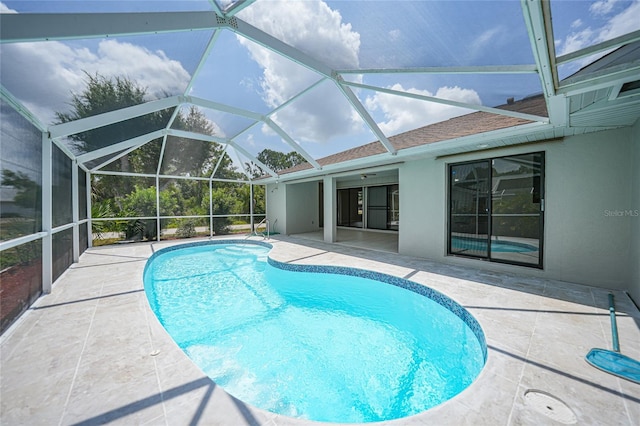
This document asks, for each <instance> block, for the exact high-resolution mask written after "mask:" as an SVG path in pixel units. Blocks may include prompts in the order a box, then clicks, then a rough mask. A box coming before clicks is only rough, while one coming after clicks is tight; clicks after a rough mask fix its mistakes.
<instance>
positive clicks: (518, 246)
mask: <svg viewBox="0 0 640 426" xmlns="http://www.w3.org/2000/svg"><path fill="white" fill-rule="evenodd" d="M451 248H452V249H453V250H455V251H461V250H477V251H482V252H486V251H487V240H486V239H476V238H460V237H452V238H451ZM537 250H538V248H537V247H535V246H532V245H530V244H525V243H518V242H513V241H500V240H491V251H492V252H494V253H528V252H532V251H537Z"/></svg>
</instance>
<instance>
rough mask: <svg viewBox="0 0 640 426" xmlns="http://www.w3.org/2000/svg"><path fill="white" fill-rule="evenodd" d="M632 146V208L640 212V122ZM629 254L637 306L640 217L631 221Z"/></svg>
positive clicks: (631, 285) (639, 300)
mask: <svg viewBox="0 0 640 426" xmlns="http://www.w3.org/2000/svg"><path fill="white" fill-rule="evenodd" d="M631 144H632V150H633V155H632V158H633V164H632V171H633V177H632V179H631V181H632V183H633V187H632V188H631V190H632V194H631V206H632V208H633V209H634V210H640V120H638V121H636V124H635V126H633V129H632V131H631ZM629 253H630V262H631V274H630V279H629V294H631V297H632V298H633V300H634V301H635V302H636V304H638V305H640V217H633V218H632V219H631V247H630V249H629Z"/></svg>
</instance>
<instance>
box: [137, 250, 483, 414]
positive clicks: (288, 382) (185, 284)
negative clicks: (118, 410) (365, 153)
mask: <svg viewBox="0 0 640 426" xmlns="http://www.w3.org/2000/svg"><path fill="white" fill-rule="evenodd" d="M183 247H184V246H183ZM165 250H166V251H165ZM165 250H161V251H159V252H157V253H156V254H155V255H154V256H153V257H152V258H151V259H150V260H149V262H148V263H147V267H146V269H145V276H144V280H145V291H146V294H147V297H148V300H149V303H150V305H151V308H152V309H153V311H154V312H155V314H156V315H157V317H158V319H159V320H160V322H161V323H162V325H163V326H164V327H165V329H166V330H167V331H168V333H169V334H170V335H171V337H172V338H173V339H174V340H175V341H176V343H177V344H178V345H179V346H180V348H182V350H184V351H185V353H186V354H187V355H188V356H189V357H190V358H191V359H192V360H193V361H194V362H195V363H196V364H197V365H198V366H199V367H200V368H201V369H202V370H203V371H204V372H205V373H206V374H208V375H209V376H210V377H211V378H212V379H213V380H214V381H215V382H216V383H217V384H218V385H219V386H222V387H223V388H224V389H225V390H226V391H227V392H229V393H230V394H232V395H234V396H235V397H237V398H239V399H241V400H242V401H244V402H247V403H250V404H252V405H254V406H257V407H260V408H263V409H265V410H269V411H272V412H276V413H279V414H283V415H287V416H292V417H300V418H306V419H310V420H316V421H328V422H354V423H358V422H373V421H382V420H390V419H397V418H401V417H406V416H409V415H412V414H417V413H419V412H422V411H424V410H427V409H429V408H431V407H433V406H435V405H438V404H440V403H442V402H444V401H446V400H448V399H450V398H452V397H453V396H455V395H456V394H458V393H460V392H461V391H462V390H463V389H465V388H466V387H467V386H469V384H471V382H472V381H473V380H474V379H475V378H476V376H477V375H478V374H479V373H480V371H481V369H482V367H483V366H484V363H485V359H486V346H485V343H484V335H483V334H482V331H481V329H480V327H479V325H478V324H477V322H476V321H475V319H473V317H471V315H469V313H468V312H466V311H465V310H464V309H463V308H462V307H460V306H459V305H457V304H456V303H455V302H453V301H451V300H450V299H448V298H446V297H445V296H443V295H442V294H440V293H437V292H435V291H433V290H431V289H428V288H426V287H423V286H419V285H417V284H415V283H410V282H408V281H405V280H401V279H398V278H392V277H389V276H382V275H381V274H378V275H379V276H381V277H386V278H385V279H387V281H390V282H392V283H393V284H396V285H392V284H389V283H384V282H380V281H376V280H372V279H369V278H363V277H358V276H351V275H343V274H345V273H348V274H369V275H371V274H372V273H370V272H366V271H359V270H354V269H347V268H337V269H336V268H334V269H333V270H335V271H338V272H341V274H327V273H317V272H315V273H313V272H295V271H290V270H285V269H281V268H279V267H275V266H273V265H271V264H270V262H268V261H267V254H268V251H269V248H268V247H265V246H262V245H253V244H205V245H189V246H187V247H185V248H179V249H175V248H171V249H165ZM271 263H274V264H276V263H277V262H273V261H271ZM281 266H284V267H286V268H289V269H291V268H295V266H291V265H281ZM306 268H307V269H314V270H315V271H322V272H326V271H327V269H326V268H327V267H324V269H323V268H322V267H306ZM405 284H406V285H408V286H412V287H415V288H419V291H423V292H427V293H428V294H429V295H431V296H433V298H429V297H425V296H424V295H420V294H417V293H416V292H414V291H410V290H408V289H406V288H402V287H400V286H399V285H405ZM422 289H424V290H422ZM433 299H436V300H438V301H436V300H433ZM443 304H444V305H445V306H449V307H450V308H452V309H454V310H455V311H456V313H457V314H454V313H453V312H452V311H451V310H449V309H447V308H445V307H444V306H443ZM463 318H464V320H463Z"/></svg>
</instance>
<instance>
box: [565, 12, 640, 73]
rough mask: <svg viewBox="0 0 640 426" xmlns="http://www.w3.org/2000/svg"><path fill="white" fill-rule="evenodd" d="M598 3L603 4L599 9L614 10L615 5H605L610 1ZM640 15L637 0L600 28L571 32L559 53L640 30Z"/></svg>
mask: <svg viewBox="0 0 640 426" xmlns="http://www.w3.org/2000/svg"><path fill="white" fill-rule="evenodd" d="M598 3H603V4H601V5H599V6H595V8H596V9H597V10H599V11H604V10H605V9H606V7H608V8H609V9H607V12H609V11H611V10H612V7H613V5H609V6H607V5H605V3H606V4H608V2H606V1H603V2H598ZM598 3H594V4H593V5H592V6H591V8H590V9H593V8H594V5H596V4H598ZM638 16H640V1H637V0H636V1H634V2H633V3H631V4H630V5H629V6H628V7H627V8H626V9H624V10H623V11H621V12H620V13H618V14H616V15H614V16H612V17H610V18H609V19H608V20H607V21H606V23H605V24H604V25H602V26H601V27H599V28H595V29H594V28H591V27H587V28H584V29H582V30H580V31H575V32H571V33H570V34H569V35H568V36H567V37H566V38H565V39H564V40H563V41H562V43H561V47H560V49H558V55H559V56H560V55H564V54H566V53H570V52H575V51H577V50H580V49H582V48H585V47H587V46H591V45H594V44H597V43H600V42H603V41H606V40H611V39H613V38H615V37H618V36H621V35H624V34H628V33H630V32H633V31H637V30H640V19H638ZM572 27H573V26H572ZM596 57H597V56H596ZM596 57H594V56H591V57H588V58H584V59H582V60H580V61H577V62H576V63H575V65H574V66H573V68H574V70H575V69H578V68H581V67H583V66H584V65H587V64H589V63H590V62H592V61H593V60H594V59H595V58H596Z"/></svg>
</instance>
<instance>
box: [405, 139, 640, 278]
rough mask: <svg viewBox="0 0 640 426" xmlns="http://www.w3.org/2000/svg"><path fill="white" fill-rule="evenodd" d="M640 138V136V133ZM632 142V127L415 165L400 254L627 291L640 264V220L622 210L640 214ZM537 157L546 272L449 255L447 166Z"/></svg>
mask: <svg viewBox="0 0 640 426" xmlns="http://www.w3.org/2000/svg"><path fill="white" fill-rule="evenodd" d="M636 127H637V126H636ZM634 132H635V133H634V134H635V135H636V136H637V134H638V129H637V128H636V129H634ZM631 139H632V129H630V128H625V129H620V130H612V131H603V132H598V133H592V134H588V135H581V136H573V137H567V138H565V139H564V140H563V141H562V142H548V143H540V144H531V145H527V146H519V147H513V148H506V149H504V150H492V151H488V152H477V153H469V154H464V155H459V156H449V157H446V158H442V159H423V160H416V161H412V162H407V163H405V164H403V165H402V166H401V167H400V191H401V194H402V196H401V197H400V236H399V252H400V253H401V254H406V255H411V256H418V257H425V258H429V259H435V260H439V261H444V262H449V263H456V264H463V265H470V266H471V265H473V266H480V267H483V268H486V269H492V270H500V271H512V272H514V273H525V274H531V275H540V276H546V277H549V278H553V279H559V280H566V281H570V282H578V283H582V284H588V285H594V286H598V287H605V288H614V289H627V288H628V287H629V281H630V279H631V275H632V266H631V263H634V264H636V263H637V262H635V261H634V262H632V257H631V256H632V251H633V250H635V252H633V253H635V254H636V257H635V258H633V259H637V258H638V257H637V250H638V249H637V242H635V243H634V244H635V246H634V247H635V248H633V249H632V248H631V246H632V242H631V239H632V238H631V232H632V222H634V221H635V222H637V221H638V219H637V218H633V217H631V216H622V217H620V216H617V214H618V213H616V212H619V211H625V210H632V209H636V208H637V207H633V205H634V203H632V202H631V201H630V200H631V194H632V190H635V191H636V192H637V184H635V186H636V188H635V189H633V188H632V187H633V186H634V185H633V184H632V181H633V178H634V173H635V178H636V179H635V181H636V182H637V181H638V179H637V170H636V171H635V172H634V171H633V169H634V167H633V165H634V160H633V158H632V154H633V150H632V143H631ZM536 151H545V152H546V182H545V190H546V196H545V205H546V211H545V233H544V238H545V240H544V260H543V262H544V269H543V270H537V269H534V268H524V267H520V266H512V265H504V264H498V263H490V262H482V261H479V260H476V259H468V258H461V257H452V256H447V255H446V232H447V201H446V200H447V195H446V188H447V181H446V175H447V164H450V163H457V162H460V161H469V160H475V159H481V158H487V157H500V156H503V155H512V154H521V153H527V152H536ZM635 151H636V152H637V147H636V150H635ZM635 164H636V165H637V160H635ZM636 168H637V167H636ZM635 205H637V203H635ZM635 227H637V225H634V230H635ZM635 232H637V230H635ZM479 262H482V263H479ZM634 268H636V266H634ZM634 273H635V274H637V273H638V272H637V271H634Z"/></svg>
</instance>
